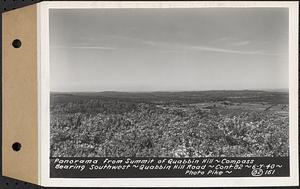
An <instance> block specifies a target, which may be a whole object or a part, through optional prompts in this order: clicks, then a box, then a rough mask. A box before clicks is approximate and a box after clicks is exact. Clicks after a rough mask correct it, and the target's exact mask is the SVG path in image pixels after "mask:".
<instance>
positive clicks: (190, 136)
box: [51, 91, 289, 157]
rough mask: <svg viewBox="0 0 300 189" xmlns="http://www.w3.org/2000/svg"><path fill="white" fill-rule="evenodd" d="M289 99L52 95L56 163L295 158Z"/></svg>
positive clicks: (247, 94)
mask: <svg viewBox="0 0 300 189" xmlns="http://www.w3.org/2000/svg"><path fill="white" fill-rule="evenodd" d="M288 123H289V120H288V93H285V92H266V91H200V92H198V91H196V92H152V93H124V92H102V93H51V156H52V157H87V156H89V157H105V156H106V157H107V156H109V157H220V156H227V157H274V156H288V152H289V147H288V130H289V128H288V127H289V125H288Z"/></svg>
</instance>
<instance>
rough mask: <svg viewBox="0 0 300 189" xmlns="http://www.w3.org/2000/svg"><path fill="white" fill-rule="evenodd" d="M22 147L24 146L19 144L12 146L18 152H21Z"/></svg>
mask: <svg viewBox="0 0 300 189" xmlns="http://www.w3.org/2000/svg"><path fill="white" fill-rule="evenodd" d="M21 147H22V145H21V144H20V143H18V142H15V143H13V145H12V149H13V150H14V151H16V152H18V151H20V150H21Z"/></svg>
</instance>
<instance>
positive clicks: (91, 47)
mask: <svg viewBox="0 0 300 189" xmlns="http://www.w3.org/2000/svg"><path fill="white" fill-rule="evenodd" d="M50 48H52V49H82V50H105V51H112V50H116V48H114V47H103V46H52V47H50Z"/></svg>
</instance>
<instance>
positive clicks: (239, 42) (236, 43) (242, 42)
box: [232, 41, 251, 46]
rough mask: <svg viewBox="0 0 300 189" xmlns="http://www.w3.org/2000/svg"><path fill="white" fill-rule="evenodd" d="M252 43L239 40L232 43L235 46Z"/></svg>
mask: <svg viewBox="0 0 300 189" xmlns="http://www.w3.org/2000/svg"><path fill="white" fill-rule="evenodd" d="M250 43H251V41H238V42H234V43H232V45H233V46H245V45H248V44H250Z"/></svg>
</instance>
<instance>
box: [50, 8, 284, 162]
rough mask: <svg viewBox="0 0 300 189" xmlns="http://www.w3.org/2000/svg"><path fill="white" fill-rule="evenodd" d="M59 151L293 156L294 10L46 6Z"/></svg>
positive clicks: (53, 151) (55, 151)
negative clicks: (291, 72) (291, 75)
mask: <svg viewBox="0 0 300 189" xmlns="http://www.w3.org/2000/svg"><path fill="white" fill-rule="evenodd" d="M49 24H50V27H49V28H50V31H49V39H50V91H51V92H50V156H51V157H167V158H199V157H288V156H289V11H288V9H287V8H188V9H187V8H172V9H159V8H158V9H153V8H152V9H151V8H144V9H53V10H49Z"/></svg>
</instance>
